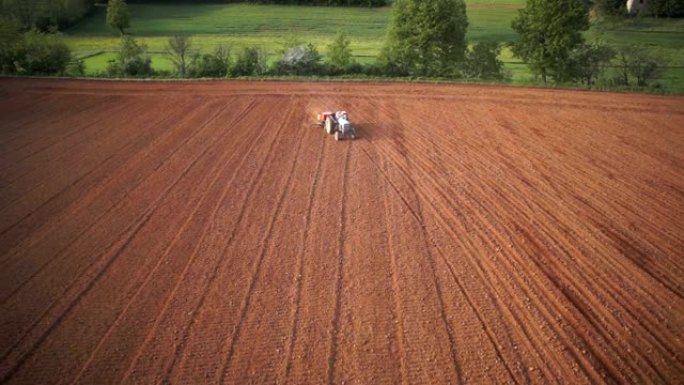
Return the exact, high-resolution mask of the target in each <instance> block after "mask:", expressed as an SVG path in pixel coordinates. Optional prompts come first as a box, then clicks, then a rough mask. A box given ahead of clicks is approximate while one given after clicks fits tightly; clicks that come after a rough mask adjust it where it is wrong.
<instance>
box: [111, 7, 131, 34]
mask: <svg viewBox="0 0 684 385" xmlns="http://www.w3.org/2000/svg"><path fill="white" fill-rule="evenodd" d="M107 25H108V26H109V27H110V28H113V29H118V30H119V32H121V35H123V34H124V28H129V27H130V26H131V15H130V13H129V12H128V6H127V5H126V1H125V0H109V3H108V4H107Z"/></svg>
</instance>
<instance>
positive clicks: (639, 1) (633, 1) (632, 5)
mask: <svg viewBox="0 0 684 385" xmlns="http://www.w3.org/2000/svg"><path fill="white" fill-rule="evenodd" d="M645 6H646V0H627V12H629V14H630V15H636V14H637V13H639V11H640V10H641V9H642V8H644V7H645Z"/></svg>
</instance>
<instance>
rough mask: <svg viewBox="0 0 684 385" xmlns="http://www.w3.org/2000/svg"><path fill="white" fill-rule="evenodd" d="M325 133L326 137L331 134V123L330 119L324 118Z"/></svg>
mask: <svg viewBox="0 0 684 385" xmlns="http://www.w3.org/2000/svg"><path fill="white" fill-rule="evenodd" d="M325 132H326V133H327V134H328V135H330V134H332V133H333V122H332V119H330V118H325Z"/></svg>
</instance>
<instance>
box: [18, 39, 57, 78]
mask: <svg viewBox="0 0 684 385" xmlns="http://www.w3.org/2000/svg"><path fill="white" fill-rule="evenodd" d="M15 48H16V50H15V53H14V63H13V64H14V72H15V73H17V74H22V75H61V74H64V72H65V70H66V67H67V64H69V62H70V61H71V50H70V49H69V47H68V46H67V45H66V43H64V41H62V39H61V38H60V37H59V36H57V35H49V34H44V33H41V32H36V31H31V32H27V33H25V34H24V36H23V39H22V41H21V42H20V44H19V45H18V46H17V47H15Z"/></svg>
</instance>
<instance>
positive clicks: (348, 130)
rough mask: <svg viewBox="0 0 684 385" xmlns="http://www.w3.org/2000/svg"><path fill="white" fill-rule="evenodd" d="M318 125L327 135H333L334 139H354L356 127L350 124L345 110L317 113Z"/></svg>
mask: <svg viewBox="0 0 684 385" xmlns="http://www.w3.org/2000/svg"><path fill="white" fill-rule="evenodd" d="M318 125H319V126H321V127H323V128H324V129H325V132H326V133H327V134H329V135H335V140H342V139H352V140H353V139H356V129H354V126H352V124H351V121H350V120H349V116H348V115H347V112H346V111H337V112H330V111H326V112H321V113H320V114H318Z"/></svg>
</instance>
